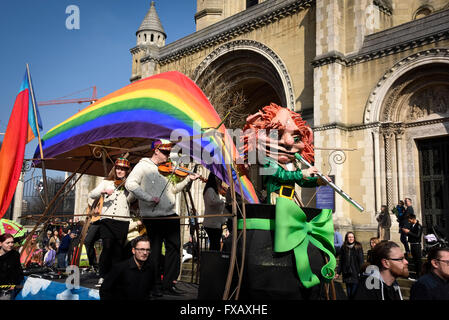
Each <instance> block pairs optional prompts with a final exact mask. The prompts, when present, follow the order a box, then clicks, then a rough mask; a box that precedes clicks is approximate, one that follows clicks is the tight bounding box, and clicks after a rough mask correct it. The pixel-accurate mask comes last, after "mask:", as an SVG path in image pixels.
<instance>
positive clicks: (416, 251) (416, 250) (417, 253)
mask: <svg viewBox="0 0 449 320" xmlns="http://www.w3.org/2000/svg"><path fill="white" fill-rule="evenodd" d="M410 253H411V254H412V259H413V264H414V265H415V270H416V278H417V279H418V278H419V277H420V276H421V264H422V262H421V258H422V250H421V243H416V244H415V243H410Z"/></svg>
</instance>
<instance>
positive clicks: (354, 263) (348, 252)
mask: <svg viewBox="0 0 449 320" xmlns="http://www.w3.org/2000/svg"><path fill="white" fill-rule="evenodd" d="M362 265H363V248H362V245H361V244H360V242H358V241H357V240H356V239H355V235H354V233H352V232H348V233H346V235H345V241H344V243H343V246H342V247H341V251H340V261H339V264H338V268H337V274H336V275H335V277H336V278H338V277H339V276H340V275H342V276H343V282H344V283H345V284H346V292H347V295H348V299H350V300H352V299H353V297H354V293H355V291H356V289H357V285H358V282H359V274H360V270H361V268H362Z"/></svg>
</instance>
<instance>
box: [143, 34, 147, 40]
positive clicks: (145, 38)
mask: <svg viewBox="0 0 449 320" xmlns="http://www.w3.org/2000/svg"><path fill="white" fill-rule="evenodd" d="M143 36H144V41H145V42H146V41H147V34H146V33H144V35H143Z"/></svg>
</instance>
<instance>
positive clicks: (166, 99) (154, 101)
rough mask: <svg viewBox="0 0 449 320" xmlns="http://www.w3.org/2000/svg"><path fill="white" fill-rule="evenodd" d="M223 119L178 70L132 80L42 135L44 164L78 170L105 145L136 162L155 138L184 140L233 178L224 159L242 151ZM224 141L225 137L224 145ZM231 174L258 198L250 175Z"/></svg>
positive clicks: (95, 167) (95, 168) (92, 170)
mask: <svg viewBox="0 0 449 320" xmlns="http://www.w3.org/2000/svg"><path fill="white" fill-rule="evenodd" d="M220 123H221V119H220V117H219V115H218V114H217V112H216V111H215V109H214V108H213V106H212V105H211V104H210V102H209V100H208V99H207V98H206V96H205V95H204V93H203V92H202V91H201V89H200V88H199V87H198V86H197V85H196V84H195V83H194V82H193V81H192V80H190V79H189V78H188V77H186V76H185V75H183V74H181V73H179V72H176V71H172V72H165V73H161V74H158V75H155V76H151V77H148V78H145V79H142V80H140V81H136V82H133V83H131V84H129V85H127V86H126V87H124V88H121V89H119V90H117V91H115V92H113V93H111V94H109V95H107V96H105V97H104V98H102V99H100V100H98V101H97V102H95V103H94V104H91V105H90V106H88V107H87V108H85V109H84V110H82V111H80V112H78V113H77V114H75V115H74V116H72V117H70V118H69V119H67V120H65V121H64V122H62V123H60V124H59V125H57V126H55V127H54V128H52V129H51V130H49V131H48V132H47V134H45V136H44V137H43V138H42V144H43V149H44V150H43V153H44V157H45V158H46V159H48V160H46V162H45V165H46V168H49V169H55V170H63V171H69V172H75V171H77V170H78V168H79V165H80V164H81V162H83V161H84V160H86V159H89V158H91V159H94V158H95V156H98V157H99V158H100V160H101V155H100V151H101V150H102V149H104V150H107V151H108V155H109V156H111V155H114V154H116V155H122V154H123V153H126V152H130V156H129V157H128V159H129V160H130V161H131V163H136V162H137V161H138V160H139V159H140V158H141V157H143V156H148V153H149V151H150V150H149V148H146V147H145V146H147V145H149V144H150V143H151V141H152V140H153V139H168V140H172V141H173V140H181V141H180V142H179V143H178V146H179V147H180V148H182V151H186V150H187V151H188V152H189V153H190V154H188V155H189V156H190V157H191V158H193V159H194V160H195V161H196V162H198V163H201V164H202V165H204V166H205V167H206V168H207V169H209V170H211V171H212V172H213V173H215V174H216V175H217V176H218V177H219V178H221V179H222V180H223V181H225V182H227V183H229V180H228V174H227V170H226V166H225V161H226V163H229V162H231V161H230V159H233V160H235V159H236V156H237V155H238V152H237V150H236V148H235V145H234V143H233V142H232V139H229V134H228V133H227V131H226V128H225V127H224V125H220ZM217 127H218V129H217V130H216V134H215V135H214V136H206V137H204V135H203V134H204V132H209V133H210V132H211V131H210V130H209V131H208V130H207V128H217ZM226 137H227V138H228V139H226ZM223 141H227V142H226V148H223ZM205 154H207V155H208V156H207V157H204V155H205ZM38 157H39V152H38V150H37V149H36V152H35V158H38ZM211 158H212V159H213V161H211ZM97 160H98V159H97ZM109 162H110V161H109ZM35 164H36V165H38V164H39V162H38V161H35ZM109 166H110V167H111V166H112V164H111V163H110V164H109ZM86 173H87V174H92V175H104V174H105V170H104V166H103V164H102V161H96V162H95V163H93V164H92V165H91V166H90V167H89V170H87V172H86ZM232 176H233V180H234V181H235V182H236V191H237V192H239V191H240V189H239V185H240V183H241V185H242V189H243V194H244V196H245V198H246V200H247V201H249V202H250V203H257V202H258V199H257V196H256V193H255V191H254V188H253V186H252V184H251V182H250V181H249V180H248V178H247V177H246V176H244V175H241V174H239V173H238V172H237V171H236V170H234V169H232ZM237 176H239V178H240V181H238V180H237ZM239 182H240V183H239ZM239 193H240V192H239Z"/></svg>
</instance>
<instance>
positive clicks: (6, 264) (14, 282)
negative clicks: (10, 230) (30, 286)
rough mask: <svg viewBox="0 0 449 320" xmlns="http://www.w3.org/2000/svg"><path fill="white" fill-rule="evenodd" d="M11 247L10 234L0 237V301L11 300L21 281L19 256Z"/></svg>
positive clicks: (11, 238)
mask: <svg viewBox="0 0 449 320" xmlns="http://www.w3.org/2000/svg"><path fill="white" fill-rule="evenodd" d="M13 247H14V238H13V237H12V236H11V235H10V234H2V235H0V300H13V299H14V297H15V294H16V293H17V291H18V288H17V287H18V286H19V285H20V284H21V282H22V281H23V270H22V266H21V264H20V254H19V253H18V252H17V251H16V250H14V249H13Z"/></svg>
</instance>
